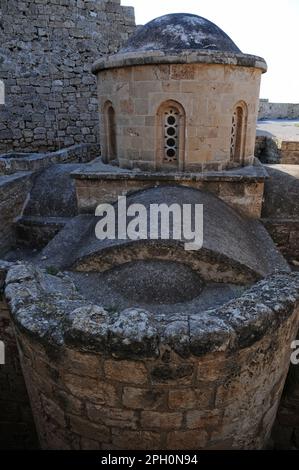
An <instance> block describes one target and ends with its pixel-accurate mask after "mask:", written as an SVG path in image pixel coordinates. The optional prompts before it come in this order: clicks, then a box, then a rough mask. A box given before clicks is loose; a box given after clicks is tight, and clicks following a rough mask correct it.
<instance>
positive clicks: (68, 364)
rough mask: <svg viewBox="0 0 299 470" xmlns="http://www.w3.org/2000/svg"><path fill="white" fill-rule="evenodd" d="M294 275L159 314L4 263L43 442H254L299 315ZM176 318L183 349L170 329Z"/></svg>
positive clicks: (245, 445) (259, 443) (273, 398)
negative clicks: (226, 298) (100, 299)
mask: <svg viewBox="0 0 299 470" xmlns="http://www.w3.org/2000/svg"><path fill="white" fill-rule="evenodd" d="M298 276H299V275H298V274H296V273H284V274H276V275H273V276H272V277H269V278H266V279H264V280H263V281H260V282H259V283H257V284H255V285H254V286H252V287H251V288H249V289H247V290H246V291H245V292H244V294H242V295H241V296H240V297H239V298H238V299H235V300H231V301H230V302H228V303H227V304H225V305H223V306H222V307H219V308H218V309H213V310H208V311H206V312H198V314H197V315H194V314H193V315H190V316H185V317H184V316H183V317H182V314H179V313H176V314H173V315H171V316H168V317H167V318H166V317H165V316H159V315H157V316H155V315H153V314H150V313H149V312H147V311H146V310H143V309H138V308H135V309H132V308H131V309H128V310H126V311H123V312H117V311H114V312H108V311H106V310H105V309H103V308H102V307H100V306H97V305H92V304H90V303H89V302H88V301H87V300H85V299H83V297H82V296H80V295H79V294H78V292H77V291H76V289H75V287H74V285H73V283H72V281H71V280H70V278H69V277H68V276H66V275H65V274H64V275H63V274H59V275H58V276H52V275H49V274H46V273H45V272H44V271H42V270H40V269H38V268H36V267H33V266H31V265H28V264H16V265H13V266H11V268H10V270H9V272H8V275H7V279H6V291H5V294H6V298H7V299H8V301H9V305H10V309H11V312H12V316H13V320H14V323H15V327H16V330H17V337H18V341H19V344H20V348H21V351H22V354H21V357H22V363H23V368H24V372H25V378H26V383H27V388H28V390H29V395H30V397H31V400H32V406H33V413H34V415H35V419H36V423H37V429H38V434H39V437H40V441H41V445H42V447H43V448H58V449H80V448H81V449H83V448H87V447H88V448H94V449H97V448H102V449H109V448H110V449H130V448H134V449H136V448H138V449H162V448H169V449H173V448H177V449H184V448H186V446H187V448H191V449H195V448H199V449H200V448H213V447H215V448H217V446H219V448H234V449H256V448H262V447H263V446H264V445H266V443H267V440H268V439H269V436H270V432H271V429H272V425H273V421H274V418H275V414H276V410H277V406H278V402H279V399H280V395H281V392H282V388H283V385H284V381H285V377H286V373H287V369H288V363H289V344H290V342H291V341H292V340H293V339H294V337H295V335H296V332H297V329H298V325H299V309H298V306H299V277H298ZM180 321H181V322H183V323H184V321H185V322H186V323H187V328H186V329H185V330H184V328H183V329H182V328H181V330H180V331H181V337H182V339H183V337H184V335H185V343H184V347H182V344H179V343H177V342H176V341H172V340H171V338H172V332H173V333H174V334H175V329H174V330H172V331H171V330H169V326H170V325H172V324H174V325H175V324H177V323H179V322H180ZM181 324H182V323H181ZM166 331H167V333H166ZM183 331H185V333H184V335H182V332H183ZM273 384H274V385H273ZM129 436H131V439H133V441H131V439H129ZM190 439H191V440H190Z"/></svg>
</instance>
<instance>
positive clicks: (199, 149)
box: [97, 59, 262, 171]
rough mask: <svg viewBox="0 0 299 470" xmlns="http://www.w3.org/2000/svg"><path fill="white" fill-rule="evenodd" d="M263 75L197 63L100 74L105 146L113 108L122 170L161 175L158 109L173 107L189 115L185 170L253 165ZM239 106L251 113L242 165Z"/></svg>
mask: <svg viewBox="0 0 299 470" xmlns="http://www.w3.org/2000/svg"><path fill="white" fill-rule="evenodd" d="M174 60H175V59H174ZM261 73H262V72H261V70H260V69H258V68H254V67H240V66H233V65H223V64H193V63H192V64H176V63H174V64H159V65H140V66H131V67H130V66H128V67H122V68H121V67H119V68H111V69H108V70H100V71H99V72H98V75H97V76H98V96H99V102H100V109H101V117H102V122H101V141H102V142H103V143H104V142H105V140H106V139H107V136H106V135H105V122H104V120H105V106H107V103H111V104H112V106H113V109H114V112H115V128H116V148H117V157H118V160H119V164H120V166H121V167H125V168H134V167H139V168H141V169H144V170H148V169H157V167H159V163H158V161H157V160H158V157H157V155H158V154H159V148H160V147H161V145H160V144H159V131H160V128H161V125H160V124H159V109H161V106H163V104H165V103H172V102H173V103H178V105H179V106H180V107H182V110H183V112H184V114H185V116H184V124H182V126H184V127H185V132H183V134H184V136H185V139H181V138H180V139H179V140H180V142H179V146H180V156H179V168H180V169H181V170H183V169H186V170H193V169H196V170H199V171H200V170H222V169H223V168H226V167H232V166H240V163H241V164H242V163H243V164H251V163H252V161H253V155H254V146H255V134H256V118H257V112H258V94H259V86H260V77H261ZM238 103H239V105H240V103H242V104H243V106H244V108H245V109H246V111H244V113H245V114H246V118H244V121H246V125H245V126H244V127H245V128H244V129H243V131H242V139H243V143H242V148H243V151H242V153H243V155H242V158H241V160H242V161H241V162H240V161H238V162H233V161H231V157H230V153H231V137H232V118H233V114H234V109H235V107H236V106H238ZM174 106H175V104H174ZM183 140H184V142H183ZM104 147H105V146H104ZM103 156H104V157H106V155H103Z"/></svg>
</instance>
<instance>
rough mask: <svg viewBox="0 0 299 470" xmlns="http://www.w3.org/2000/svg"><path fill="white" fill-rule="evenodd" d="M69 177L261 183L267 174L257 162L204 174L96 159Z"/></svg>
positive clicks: (80, 178) (82, 178)
mask: <svg viewBox="0 0 299 470" xmlns="http://www.w3.org/2000/svg"><path fill="white" fill-rule="evenodd" d="M71 177H72V178H74V179H78V180H84V179H87V180H144V181H156V180H161V181H179V182H184V181H238V182H240V181H244V182H247V181H248V182H252V183H255V182H263V181H264V180H265V179H267V178H268V177H269V176H268V173H267V170H266V169H265V168H264V166H263V165H262V164H261V163H260V162H259V161H258V160H257V159H255V160H254V165H250V166H245V167H242V168H237V169H232V170H226V171H204V172H188V171H186V172H179V171H176V172H163V171H151V172H147V171H141V170H129V169H124V168H119V167H116V166H113V165H109V164H105V163H103V161H102V159H101V158H97V159H95V160H93V161H92V162H90V163H89V164H88V165H86V168H84V169H82V170H79V171H77V170H76V171H73V172H72V173H71Z"/></svg>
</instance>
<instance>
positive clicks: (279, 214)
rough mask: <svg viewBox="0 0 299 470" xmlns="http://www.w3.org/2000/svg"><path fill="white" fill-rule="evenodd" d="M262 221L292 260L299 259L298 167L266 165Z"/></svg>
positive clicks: (281, 249) (292, 261)
mask: <svg viewBox="0 0 299 470" xmlns="http://www.w3.org/2000/svg"><path fill="white" fill-rule="evenodd" d="M267 171H268V173H269V175H270V178H269V180H268V181H267V182H266V184H265V198H264V204H263V211H262V221H263V223H264V225H265V227H266V228H267V230H268V231H269V233H270V235H271V237H272V238H273V240H274V242H275V243H276V245H277V246H278V248H279V250H280V251H281V252H282V254H283V255H284V256H286V258H287V259H288V261H289V262H290V263H293V265H295V266H297V264H296V263H298V261H299V243H298V240H299V206H298V195H299V179H298V176H299V167H298V166H297V165H267Z"/></svg>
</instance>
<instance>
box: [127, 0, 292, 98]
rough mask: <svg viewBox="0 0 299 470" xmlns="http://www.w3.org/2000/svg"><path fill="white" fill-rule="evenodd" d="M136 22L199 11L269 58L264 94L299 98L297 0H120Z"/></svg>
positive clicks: (247, 48)
mask: <svg viewBox="0 0 299 470" xmlns="http://www.w3.org/2000/svg"><path fill="white" fill-rule="evenodd" d="M121 4H122V5H130V6H133V7H135V16H136V23H137V24H144V23H146V22H148V21H150V20H152V19H153V18H156V17H157V16H161V15H165V14H167V13H179V12H186V13H195V14H197V15H200V16H203V17H205V18H208V19H209V20H210V21H213V22H214V23H216V24H217V25H218V26H219V27H220V28H221V29H223V30H224V31H225V32H226V33H227V34H228V35H229V36H230V37H231V38H232V40H233V41H234V42H235V43H236V44H237V46H238V47H239V48H240V49H241V50H242V51H243V52H245V53H248V54H255V55H259V56H261V57H263V58H264V59H266V61H267V63H268V67H269V70H268V72H267V73H266V74H264V75H263V78H262V86H261V98H269V99H270V101H274V102H292V103H299V27H298V24H299V0H122V1H121Z"/></svg>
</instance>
